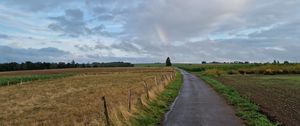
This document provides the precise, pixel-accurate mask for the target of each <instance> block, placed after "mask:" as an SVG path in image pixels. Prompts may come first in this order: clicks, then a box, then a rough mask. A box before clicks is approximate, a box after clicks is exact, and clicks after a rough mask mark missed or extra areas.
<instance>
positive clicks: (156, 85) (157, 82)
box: [154, 77, 158, 86]
mask: <svg viewBox="0 0 300 126" xmlns="http://www.w3.org/2000/svg"><path fill="white" fill-rule="evenodd" d="M154 79H155V84H156V86H158V82H157V78H156V77H155V78H154Z"/></svg>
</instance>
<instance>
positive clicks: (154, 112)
mask: <svg viewBox="0 0 300 126" xmlns="http://www.w3.org/2000/svg"><path fill="white" fill-rule="evenodd" d="M182 81H183V80H182V75H181V74H180V73H178V74H177V75H176V78H175V80H173V81H172V82H171V83H170V84H169V85H168V86H166V88H165V90H164V91H163V92H162V93H160V94H159V95H158V96H157V99H155V100H153V101H151V102H149V103H148V105H147V106H143V108H141V110H139V111H138V112H136V113H135V115H134V116H133V118H132V119H131V120H130V125H132V126H155V125H159V123H160V122H161V119H162V117H163V115H164V113H165V112H167V111H168V110H169V107H170V104H171V103H172V102H173V101H174V99H175V98H176V97H177V95H178V93H179V90H180V87H181V85H182Z"/></svg>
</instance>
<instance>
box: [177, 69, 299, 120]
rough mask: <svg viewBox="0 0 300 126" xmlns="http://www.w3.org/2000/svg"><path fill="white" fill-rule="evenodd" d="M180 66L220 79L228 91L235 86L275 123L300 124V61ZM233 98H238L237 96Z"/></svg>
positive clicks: (202, 75)
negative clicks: (295, 62)
mask: <svg viewBox="0 0 300 126" xmlns="http://www.w3.org/2000/svg"><path fill="white" fill-rule="evenodd" d="M177 66H179V67H180V68H183V69H185V70H188V71H190V72H194V73H195V74H197V75H200V77H204V78H211V79H212V80H217V81H218V82H221V83H220V84H224V85H226V86H228V87H229V88H228V90H231V87H232V88H233V89H234V90H235V91H237V92H238V94H239V95H241V96H242V97H243V98H245V99H249V100H250V101H251V102H253V103H255V104H257V105H258V106H259V112H261V113H262V114H264V115H266V116H267V117H268V118H269V119H270V120H271V121H273V122H279V123H280V124H283V125H287V126H297V125H299V124H300V74H299V72H300V65H299V64H179V65H177ZM208 80H209V79H208ZM212 80H211V81H212ZM208 83H209V82H208ZM215 83H216V82H215ZM228 94H230V93H228ZM225 95H227V94H225ZM230 100H233V101H234V99H230ZM230 100H229V101H230ZM237 111H239V110H237ZM251 118H252V117H251ZM254 118H255V117H254ZM252 119H253V118H252ZM250 120H251V119H250Z"/></svg>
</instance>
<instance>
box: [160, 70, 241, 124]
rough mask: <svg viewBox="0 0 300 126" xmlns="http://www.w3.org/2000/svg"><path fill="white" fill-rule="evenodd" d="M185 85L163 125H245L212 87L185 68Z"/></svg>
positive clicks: (183, 72)
mask: <svg viewBox="0 0 300 126" xmlns="http://www.w3.org/2000/svg"><path fill="white" fill-rule="evenodd" d="M180 71H181V74H182V75H183V79H184V82H183V86H182V88H181V90H180V93H179V95H178V97H177V99H176V100H175V101H174V103H173V105H172V106H171V110H170V111H169V112H168V113H166V114H165V118H164V120H163V122H162V125H163V126H244V124H243V122H242V120H241V119H239V118H238V117H236V116H235V114H234V110H233V109H232V108H231V107H230V106H229V105H228V104H226V102H225V101H224V99H222V98H221V97H220V96H219V95H218V94H217V93H216V92H215V91H214V90H213V89H212V88H211V87H209V86H207V85H206V84H205V83H204V82H203V81H202V80H200V79H199V78H198V77H196V76H195V75H192V74H190V73H188V72H186V71H184V70H180Z"/></svg>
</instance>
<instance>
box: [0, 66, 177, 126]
mask: <svg viewBox="0 0 300 126" xmlns="http://www.w3.org/2000/svg"><path fill="white" fill-rule="evenodd" d="M65 72H72V73H79V75H77V76H73V77H68V78H63V79H53V80H47V81H34V82H29V83H27V84H24V85H21V86H19V85H14V86H8V87H2V88H0V125H1V126H2V125H4V126H5V125H104V121H103V120H104V115H103V106H102V105H103V103H102V101H101V97H102V96H104V95H105V97H106V99H107V102H108V109H109V117H110V118H111V120H110V121H111V122H112V123H113V124H114V125H123V124H124V123H125V122H126V120H128V118H129V117H130V116H131V114H132V113H133V112H135V111H136V109H137V106H139V105H141V104H140V103H141V102H142V104H143V105H146V103H147V102H146V101H147V99H146V97H145V94H146V93H145V90H144V86H143V81H145V82H146V83H147V84H148V85H149V88H150V89H151V90H150V100H151V99H154V98H155V96H156V94H157V93H158V92H160V91H161V90H162V89H163V85H164V84H167V83H168V82H169V81H170V79H167V78H166V77H162V75H166V76H169V77H170V76H171V75H173V74H174V72H175V71H174V70H173V69H172V68H100V69H99V68H97V69H66V70H48V71H45V70H40V71H25V72H24V71H23V72H11V73H0V76H15V75H25V74H48V73H51V74H53V73H65ZM155 78H157V80H158V83H159V86H156V83H155ZM129 89H132V102H133V105H132V111H131V112H128V109H127V103H128V102H127V101H128V100H127V98H128V97H127V96H128V90H129ZM139 98H140V99H142V100H141V101H138V100H137V99H139Z"/></svg>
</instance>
